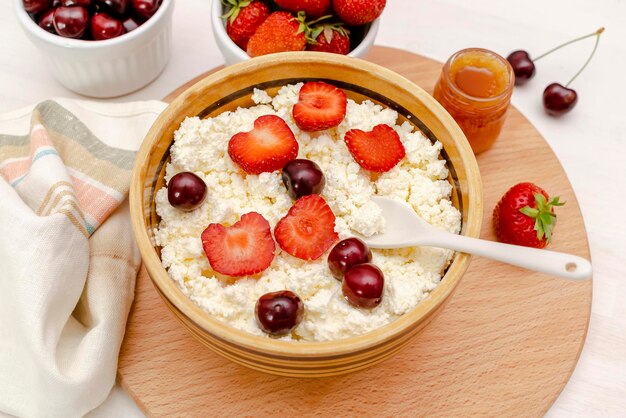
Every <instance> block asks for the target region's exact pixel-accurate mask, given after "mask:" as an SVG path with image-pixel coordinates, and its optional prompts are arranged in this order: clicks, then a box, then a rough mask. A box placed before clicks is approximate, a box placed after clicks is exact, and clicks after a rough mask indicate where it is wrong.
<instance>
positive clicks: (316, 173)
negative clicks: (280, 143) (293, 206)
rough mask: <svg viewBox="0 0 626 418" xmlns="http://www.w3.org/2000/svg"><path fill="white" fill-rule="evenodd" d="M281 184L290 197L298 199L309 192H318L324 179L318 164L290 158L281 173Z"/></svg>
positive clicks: (320, 191)
mask: <svg viewBox="0 0 626 418" xmlns="http://www.w3.org/2000/svg"><path fill="white" fill-rule="evenodd" d="M281 176H282V179H283V184H284V185H285V187H286V188H287V192H288V193H289V196H291V198H292V199H299V198H301V197H302V196H308V195H310V194H320V193H322V190H323V189H324V185H325V184H326V180H325V179H324V173H322V169H321V168H320V166H319V165H317V164H315V163H314V162H313V161H311V160H305V159H297V160H291V161H289V162H288V163H287V164H285V166H284V167H283V170H282V173H281Z"/></svg>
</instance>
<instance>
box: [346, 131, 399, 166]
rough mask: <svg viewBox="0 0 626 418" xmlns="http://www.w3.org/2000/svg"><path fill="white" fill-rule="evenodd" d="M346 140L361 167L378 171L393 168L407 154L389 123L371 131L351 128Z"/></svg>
mask: <svg viewBox="0 0 626 418" xmlns="http://www.w3.org/2000/svg"><path fill="white" fill-rule="evenodd" d="M344 140H345V141H346V145H347V146H348V150H350V154H352V156H353V157H354V159H355V160H356V162H357V163H359V165H360V166H361V167H363V168H364V169H366V170H370V171H376V172H378V173H384V172H386V171H389V170H391V169H392V168H394V167H395V166H396V164H398V163H399V162H400V160H402V159H403V158H404V156H405V155H406V151H405V150H404V145H402V142H401V141H400V136H399V135H398V133H397V132H396V131H394V130H393V128H392V127H390V126H389V125H383V124H381V125H376V126H374V129H372V130H371V131H369V132H366V131H362V130H360V129H351V130H349V131H348V132H346V135H345V137H344Z"/></svg>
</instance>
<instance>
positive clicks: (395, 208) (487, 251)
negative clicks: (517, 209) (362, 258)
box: [361, 196, 592, 280]
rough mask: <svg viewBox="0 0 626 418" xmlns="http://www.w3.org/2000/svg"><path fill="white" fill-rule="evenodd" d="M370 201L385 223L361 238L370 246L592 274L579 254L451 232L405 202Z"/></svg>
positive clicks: (574, 275) (573, 276)
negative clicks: (433, 249) (438, 250)
mask: <svg viewBox="0 0 626 418" xmlns="http://www.w3.org/2000/svg"><path fill="white" fill-rule="evenodd" d="M373 200H374V202H376V203H377V204H378V205H379V206H380V207H381V209H382V211H383V216H384V217H385V219H386V221H387V226H386V229H385V232H384V233H383V234H379V235H374V236H372V237H361V238H362V239H363V240H364V241H365V242H366V243H367V245H369V246H370V247H371V248H403V247H416V246H420V245H422V246H429V247H439V248H449V249H451V250H455V251H461V252H464V253H470V254H476V255H480V256H483V257H487V258H491V259H493V260H498V261H502V262H504V263H509V264H513V265H516V266H519V267H523V268H526V269H530V270H535V271H540V272H542V273H548V274H553V275H555V276H561V277H564V278H566V279H570V280H584V279H588V278H590V277H591V272H592V270H591V263H590V262H589V261H587V260H585V259H584V258H582V257H578V256H575V255H571V254H565V253H559V252H556V251H548V250H540V249H536V248H529V247H522V246H519V245H510V244H502V243H499V242H493V241H485V240H481V239H478V238H469V237H466V236H463V235H456V234H452V233H450V232H445V231H442V230H439V229H437V228H435V227H434V226H432V225H430V224H429V223H427V222H426V221H424V220H423V219H422V218H420V217H419V216H418V215H417V214H416V213H415V211H414V210H413V208H412V207H411V206H409V205H408V204H407V203H403V202H399V201H396V200H393V199H389V198H385V197H380V196H375V197H373Z"/></svg>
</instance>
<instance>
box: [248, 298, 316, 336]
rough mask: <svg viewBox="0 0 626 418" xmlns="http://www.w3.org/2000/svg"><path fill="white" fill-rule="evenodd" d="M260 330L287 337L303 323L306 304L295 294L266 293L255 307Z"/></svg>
mask: <svg viewBox="0 0 626 418" xmlns="http://www.w3.org/2000/svg"><path fill="white" fill-rule="evenodd" d="M254 314H255V316H256V320H257V324H258V325H259V328H261V329H262V330H263V331H265V332H267V333H268V334H272V335H286V334H289V333H290V332H291V330H292V329H294V328H295V327H297V326H298V324H300V322H302V317H303V316H304V304H303V303H302V300H300V298H299V297H298V295H296V294H295V293H293V292H290V291H289V290H283V291H280V292H273V293H266V294H265V295H263V296H261V297H260V298H259V300H258V301H257V303H256V305H255V307H254Z"/></svg>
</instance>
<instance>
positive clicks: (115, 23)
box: [91, 13, 126, 41]
mask: <svg viewBox="0 0 626 418" xmlns="http://www.w3.org/2000/svg"><path fill="white" fill-rule="evenodd" d="M124 33H126V30H125V29H124V25H122V22H120V21H119V20H117V19H114V18H112V17H111V16H109V15H108V14H106V13H96V14H95V15H93V17H92V18H91V36H93V39H95V40H96V41H103V40H105V39H111V38H116V37H118V36H120V35H123V34H124Z"/></svg>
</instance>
